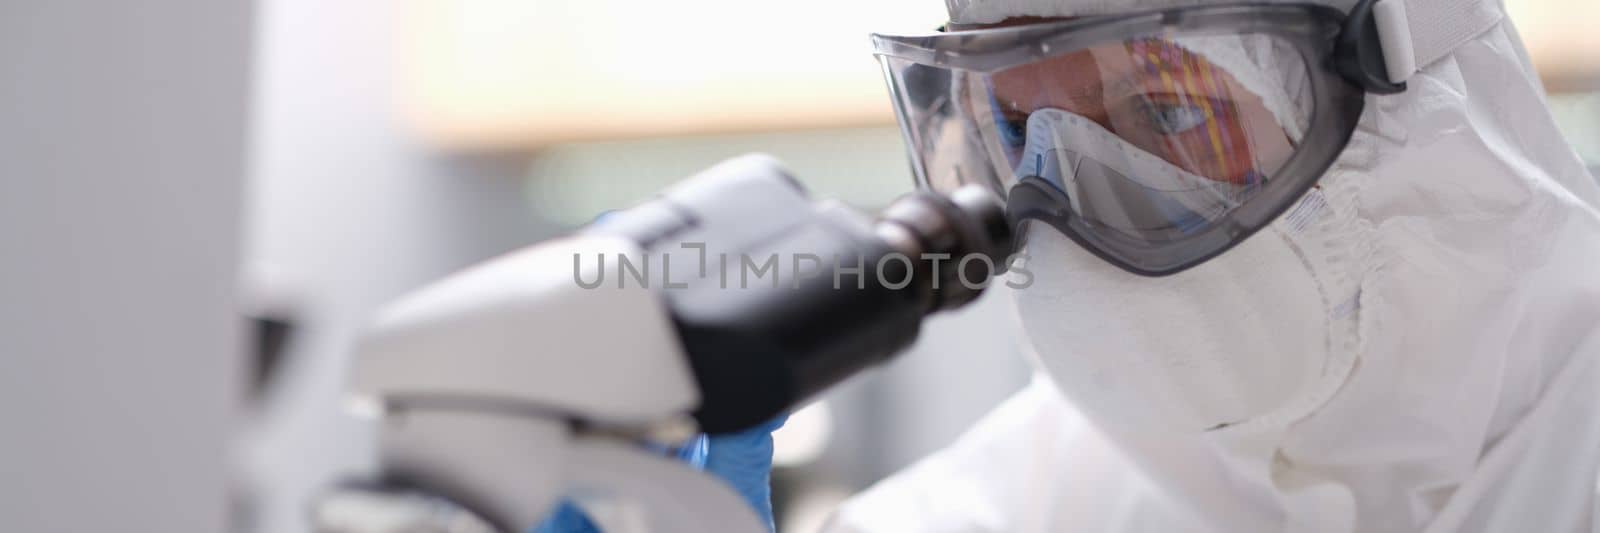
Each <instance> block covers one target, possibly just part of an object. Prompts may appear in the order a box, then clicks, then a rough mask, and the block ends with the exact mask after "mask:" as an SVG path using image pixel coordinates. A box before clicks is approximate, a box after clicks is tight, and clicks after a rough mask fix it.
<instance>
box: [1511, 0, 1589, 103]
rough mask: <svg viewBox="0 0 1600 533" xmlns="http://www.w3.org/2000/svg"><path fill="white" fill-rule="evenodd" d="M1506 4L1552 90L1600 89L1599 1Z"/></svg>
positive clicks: (1520, 0) (1535, 0)
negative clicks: (1597, 28)
mask: <svg viewBox="0 0 1600 533" xmlns="http://www.w3.org/2000/svg"><path fill="white" fill-rule="evenodd" d="M1505 5H1506V11H1507V13H1508V14H1509V15H1510V16H1511V19H1512V20H1513V21H1515V22H1516V24H1517V31H1518V32H1519V33H1521V34H1522V40H1523V43H1524V44H1526V45H1527V47H1528V55H1529V56H1532V59H1533V64H1534V66H1535V67H1537V68H1538V69H1539V76H1540V77H1541V78H1544V82H1545V85H1546V86H1547V87H1549V88H1550V90H1552V91H1591V90H1596V89H1600V31H1597V30H1596V25H1600V2H1596V1H1595V0H1506V3H1505Z"/></svg>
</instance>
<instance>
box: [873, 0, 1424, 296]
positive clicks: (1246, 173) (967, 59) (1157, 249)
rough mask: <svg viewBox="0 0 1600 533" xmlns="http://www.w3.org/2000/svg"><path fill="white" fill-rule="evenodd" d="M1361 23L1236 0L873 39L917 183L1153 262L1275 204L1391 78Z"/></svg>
mask: <svg viewBox="0 0 1600 533" xmlns="http://www.w3.org/2000/svg"><path fill="white" fill-rule="evenodd" d="M1354 16H1356V15H1355V14H1354V13H1352V15H1351V17H1354ZM1352 28H1353V29H1352ZM1374 33H1375V32H1373V31H1372V30H1371V27H1370V24H1347V17H1346V15H1345V14H1344V13H1343V12H1341V11H1339V10H1336V9H1333V8H1329V7H1326V6H1319V5H1309V4H1306V5H1301V4H1267V5H1262V4H1249V5H1245V4H1240V5H1227V6H1200V7H1186V8H1178V9H1169V10H1163V11H1152V12H1146V13H1137V14H1129V15H1116V16H1104V17H1093V18H1082V19H1071V20H1064V21H1051V22H1042V23H1033V24H1027V25H1020V26H1010V27H1002V28H992V29H979V30H970V31H959V32H949V33H936V34H929V35H912V36H893V35H874V36H873V41H874V43H875V45H876V54H877V56H878V57H879V59H880V61H881V62H882V65H883V69H884V72H885V73H886V75H887V77H888V81H889V86H890V91H891V95H892V97H893V99H894V101H895V109H896V113H897V116H898V118H899V121H900V126H901V129H902V131H903V133H904V134H905V140H906V143H907V145H908V147H909V151H910V156H911V163H912V167H913V170H914V173H915V175H916V179H917V181H918V185H919V186H920V187H925V188H928V189H932V190H934V191H937V192H942V193H949V192H951V191H954V190H955V189H957V188H959V187H961V186H963V185H966V184H969V183H979V184H983V185H985V186H988V187H990V188H992V189H993V190H994V191H995V192H997V193H999V194H1000V195H1001V197H1002V198H1005V199H1006V201H1007V212H1008V218H1009V219H1010V220H1011V221H1012V223H1013V224H1016V225H1018V226H1019V227H1018V228H1017V230H1018V231H1017V234H1018V235H1019V236H1021V235H1023V231H1022V230H1023V228H1022V227H1020V226H1023V225H1024V224H1023V223H1024V222H1025V221H1029V220H1036V221H1040V222H1044V223H1046V224H1048V225H1049V226H1052V227H1054V228H1055V229H1057V230H1059V231H1061V232H1063V233H1065V234H1066V235H1067V236H1068V237H1070V238H1071V239H1073V240H1074V241H1076V242H1077V243H1079V244H1080V245H1082V246H1083V247H1084V248H1086V249H1088V250H1090V251H1091V252H1093V253H1094V254H1096V255H1098V256H1099V257H1101V258H1103V259H1105V260H1106V261H1109V262H1111V263H1113V264H1115V265H1117V266H1118V267H1121V268H1123V269H1124V270H1127V271H1129V272H1133V273H1136V274H1141V275H1147V276H1161V275H1168V274H1173V273H1176V272H1180V271H1182V270H1184V269H1187V268H1190V267H1193V266H1195V265H1198V264H1200V263H1202V262H1204V261H1206V260H1207V259H1210V258H1212V257H1215V256H1217V255H1218V254H1221V253H1223V252H1225V251H1227V250H1228V249H1229V248H1231V247H1233V246H1234V245H1236V244H1238V243H1239V242H1241V241H1242V240H1244V239H1245V238H1247V237H1249V236H1250V235H1251V234H1253V233H1255V232H1256V231H1258V230H1260V229H1261V228H1263V227H1265V226H1266V225H1267V224H1268V223H1270V222H1271V221H1272V220H1273V219H1275V218H1276V217H1278V216H1279V215H1281V214H1282V213H1283V212H1284V211H1285V210H1286V209H1288V208H1289V207H1290V206H1291V205H1292V204H1293V203H1294V202H1295V201H1296V200H1298V199H1299V198H1300V197H1301V196H1303V195H1304V194H1305V193H1306V192H1307V191H1308V190H1309V189H1310V188H1311V187H1313V186H1314V185H1315V184H1316V182H1317V180H1318V179H1319V178H1320V177H1321V176H1322V175H1323V173H1325V172H1326V171H1327V169H1328V168H1329V167H1330V166H1331V165H1332V164H1333V162H1334V159H1335V158H1336V157H1337V156H1338V155H1339V153H1340V152H1342V151H1343V150H1344V147H1345V145H1346V143H1347V142H1348V141H1349V139H1350V137H1351V134H1352V133H1353V132H1354V130H1355V127H1356V122H1357V121H1358V119H1359V117H1360V115H1361V112H1362V108H1363V100H1364V94H1365V93H1366V92H1396V91H1398V90H1403V88H1404V86H1403V84H1391V83H1389V81H1388V78H1387V77H1385V76H1382V75H1381V74H1382V73H1383V72H1384V71H1385V67H1384V65H1383V57H1382V55H1381V51H1378V44H1377V43H1376V36H1375V35H1374ZM1351 80H1354V81H1351ZM1358 83H1359V85H1358Z"/></svg>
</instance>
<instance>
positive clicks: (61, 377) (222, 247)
mask: <svg viewBox="0 0 1600 533" xmlns="http://www.w3.org/2000/svg"><path fill="white" fill-rule="evenodd" d="M250 15H251V6H250V5H249V3H248V2H244V1H238V0H233V1H219V0H188V1H184V0H150V1H144V2H82V1H71V0H52V1H49V2H27V1H18V2H4V3H0V427H3V428H4V429H0V531H16V532H34V531H50V532H73V531H82V532H105V531H163V532H215V531H223V530H224V528H225V527H226V517H225V508H226V498H227V489H226V486H227V481H226V479H225V468H224V446H225V443H226V435H227V432H228V430H229V429H230V424H231V418H232V416H233V415H234V413H235V408H236V406H237V394H236V391H237V390H238V387H237V386H236V384H237V383H238V380H237V379H235V378H236V375H237V374H236V372H237V370H238V369H239V368H240V366H239V356H240V353H241V350H240V346H241V343H240V336H239V333H240V328H239V322H238V320H237V318H236V314H235V313H236V308H235V306H234V281H235V267H236V264H237V252H238V244H237V243H238V218H239V213H238V211H239V209H238V208H239V195H240V187H241V183H242V181H243V180H242V175H243V169H244V133H245V131H246V128H245V115H246V113H245V103H246V92H247V89H248V86H247V82H246V80H247V78H246V76H247V73H248V65H249V58H250V53H249V43H250Z"/></svg>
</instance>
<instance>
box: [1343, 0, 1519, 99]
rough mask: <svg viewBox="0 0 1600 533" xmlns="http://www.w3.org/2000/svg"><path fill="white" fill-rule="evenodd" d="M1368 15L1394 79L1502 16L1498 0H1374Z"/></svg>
mask: <svg viewBox="0 0 1600 533" xmlns="http://www.w3.org/2000/svg"><path fill="white" fill-rule="evenodd" d="M1372 15H1373V18H1374V19H1375V21H1376V22H1377V27H1378V28H1377V29H1378V38H1379V40H1380V41H1381V42H1382V48H1383V56H1384V60H1385V65H1386V66H1387V69H1388V75H1389V81H1391V82H1394V83H1403V82H1405V81H1406V80H1407V79H1410V78H1411V76H1412V75H1414V74H1416V73H1417V72H1418V71H1419V70H1421V69H1422V68H1424V67H1427V66H1428V65H1430V64H1433V62H1435V61H1438V60H1440V59H1443V58H1444V57H1445V56H1448V55H1450V54H1451V53H1452V52H1454V51H1455V49H1456V48H1457V47H1460V46H1461V45H1463V44H1466V43H1467V41H1471V40H1473V39H1476V38H1477V37H1478V36H1479V35H1483V33H1484V32H1487V31H1489V30H1490V29H1492V28H1494V27H1495V26H1496V25H1498V24H1499V23H1500V20H1501V19H1502V18H1504V17H1505V15H1504V13H1503V12H1502V11H1501V7H1500V2H1499V0H1378V1H1377V3H1376V4H1375V5H1373V6H1372Z"/></svg>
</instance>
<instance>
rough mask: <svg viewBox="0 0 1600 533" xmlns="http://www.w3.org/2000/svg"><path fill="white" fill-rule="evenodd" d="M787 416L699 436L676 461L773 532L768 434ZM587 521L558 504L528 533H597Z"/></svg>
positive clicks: (679, 452)
mask: <svg viewBox="0 0 1600 533" xmlns="http://www.w3.org/2000/svg"><path fill="white" fill-rule="evenodd" d="M788 419H789V415H783V416H779V417H778V418H776V419H773V420H772V421H769V422H767V423H765V424H762V425H759V426H756V427H753V428H750V429H747V430H744V431H741V432H739V433H731V434H727V435H718V436H716V437H707V436H706V435H700V436H698V437H695V438H693V439H690V440H689V442H688V444H685V445H684V447H683V448H681V449H679V450H677V456H678V459H681V460H683V461H684V462H686V463H689V464H690V465H691V466H693V467H695V468H698V469H700V470H704V471H706V472H710V473H712V474H714V475H716V476H717V477H719V478H722V480H723V481H726V482H728V484H729V485H732V486H733V490H734V491H735V492H738V493H739V496H741V497H743V498H744V501H745V502H746V503H749V504H750V507H752V508H754V509H755V511H756V516H758V517H760V518H761V519H762V520H763V521H765V522H766V523H767V531H774V530H775V526H774V525H773V523H772V432H773V431H777V429H778V428H781V427H783V423H784V422H785V421H787V420H788ZM599 532H600V529H599V528H598V527H595V525H594V522H591V521H590V520H589V517H587V516H584V514H583V511H582V510H580V509H579V508H578V506H576V505H573V504H572V503H571V502H562V503H561V505H560V506H558V507H557V508H556V510H555V512H554V513H552V514H551V515H550V518H547V519H545V521H544V523H542V524H539V526H538V527H535V528H533V531H532V532H530V533H599Z"/></svg>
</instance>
